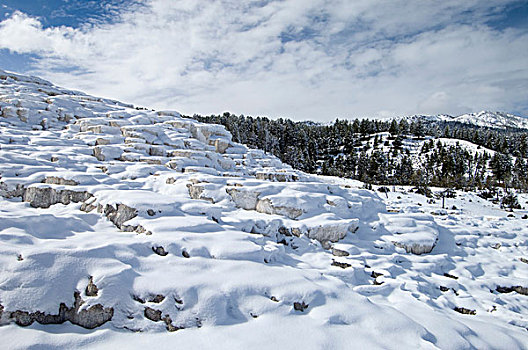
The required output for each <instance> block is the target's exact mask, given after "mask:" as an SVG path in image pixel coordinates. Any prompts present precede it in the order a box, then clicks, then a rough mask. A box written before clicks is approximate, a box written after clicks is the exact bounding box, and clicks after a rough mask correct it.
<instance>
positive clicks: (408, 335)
mask: <svg viewBox="0 0 528 350" xmlns="http://www.w3.org/2000/svg"><path fill="white" fill-rule="evenodd" d="M0 83H1V85H0V108H1V112H2V113H1V117H0V176H1V178H0V194H1V195H2V196H1V197H0V218H1V219H0V269H1V271H2V274H1V275H0V304H1V305H2V306H3V314H2V316H1V319H0V320H1V322H0V323H2V326H0V336H1V337H2V339H4V342H3V343H2V348H6V349H25V348H30V347H39V348H44V349H46V348H49V349H55V348H80V347H89V348H94V349H114V348H116V347H123V348H142V347H155V348H162V349H163V348H175V347H177V346H178V345H181V346H186V347H191V348H210V349H213V348H215V349H216V348H247V347H252V348H293V347H303V348H307V349H320V348H332V349H348V348H351V347H358V348H369V349H388V348H426V349H427V348H479V349H480V348H483V349H485V348H490V349H491V348H505V349H522V348H526V344H528V332H527V328H528V319H527V316H526V315H528V303H527V302H526V298H527V296H526V295H522V294H519V293H518V292H515V291H514V292H511V293H499V292H498V291H497V290H496V289H497V287H498V286H502V287H512V286H524V287H527V286H528V285H527V282H526V281H528V264H527V263H525V262H523V261H521V260H520V258H525V259H526V258H528V245H527V237H528V220H525V219H522V216H523V215H525V214H527V213H528V212H527V211H526V210H519V211H516V212H515V213H514V214H513V217H508V214H509V213H508V212H505V211H503V210H501V209H500V208H499V207H498V206H497V205H495V204H493V203H491V202H488V201H486V200H483V199H481V198H479V197H478V196H476V194H474V193H462V192H457V197H456V198H453V199H451V198H448V199H446V202H447V207H448V208H452V207H453V206H455V207H456V208H459V209H441V202H439V201H437V202H434V203H433V202H431V201H430V200H429V199H428V198H425V197H423V196H421V195H419V194H415V193H411V192H409V188H400V187H398V188H396V191H391V192H389V193H388V194H387V197H385V195H383V196H382V197H381V198H380V197H379V196H378V195H377V194H376V193H375V192H373V191H368V190H365V189H361V188H360V187H362V186H363V184H361V183H359V182H358V181H353V180H346V179H338V178H333V177H320V176H313V175H308V174H305V173H302V172H299V171H296V170H294V169H292V168H291V167H289V166H287V165H285V164H282V163H281V162H280V161H279V160H278V159H277V158H275V157H272V156H270V155H267V154H265V153H264V152H262V151H259V150H251V149H248V148H247V147H246V146H243V145H239V144H235V143H233V142H232V141H231V135H229V133H228V132H227V131H226V130H225V129H224V128H222V127H220V126H217V125H207V124H202V123H198V122H196V121H194V120H191V119H185V118H183V117H182V116H180V115H179V114H178V113H177V112H174V111H158V112H156V111H150V110H143V109H135V108H134V107H133V106H130V105H125V104H121V103H119V102H116V101H111V100H105V99H100V98H96V97H91V96H87V95H84V94H82V93H79V92H73V91H69V90H64V89H61V88H59V87H56V86H53V85H52V84H51V83H47V82H45V81H42V80H40V79H38V78H31V77H24V76H20V75H15V74H11V73H8V72H0ZM102 140H104V141H102ZM97 149H99V150H100V152H99V151H96V150H97ZM27 188H35V189H42V188H44V189H49V190H48V191H49V192H50V193H52V194H53V195H56V196H57V195H58V194H59V193H63V192H65V191H69V192H66V193H70V192H82V193H86V194H87V197H88V194H89V198H88V199H86V200H84V202H78V203H74V202H73V201H72V202H69V204H67V205H65V204H62V202H61V201H58V202H57V201H55V202H56V204H52V205H50V206H49V207H48V208H44V207H35V205H34V206H32V205H31V204H36V203H33V202H31V203H30V202H24V201H23V198H26V200H31V198H29V197H27V196H26V197H23V196H22V195H23V193H24V191H26V189H27ZM32 191H36V190H32ZM50 196H52V195H51V194H50ZM527 201H528V196H527V195H521V196H520V203H521V204H522V205H523V206H526V205H527V204H528V203H527ZM161 248H162V249H163V250H161ZM332 248H334V249H332ZM337 250H339V251H341V253H338V251H337ZM332 251H333V252H334V254H332ZM163 252H164V253H166V254H160V253H163ZM346 253H347V254H346ZM90 276H91V277H92V278H93V283H94V284H95V285H96V286H97V288H98V293H97V295H96V296H88V295H87V294H86V292H85V289H86V286H87V285H88V283H89V279H90ZM441 287H442V288H441ZM75 291H78V292H79V293H80V297H81V298H82V300H83V301H84V303H83V304H82V305H81V306H80V308H81V309H83V310H87V309H88V308H90V307H92V306H95V305H102V306H104V307H105V308H113V311H114V313H113V317H112V319H111V320H110V321H108V322H106V323H104V324H102V325H101V326H99V327H96V328H95V329H91V330H88V329H84V328H82V327H80V326H75V325H72V324H70V323H69V322H65V323H63V324H58V325H55V324H47V325H43V324H39V323H37V322H34V323H33V324H32V325H30V326H28V327H20V326H18V325H16V324H15V323H14V322H13V320H12V319H10V315H9V313H10V312H14V311H17V310H20V311H27V312H36V311H41V312H43V313H48V314H56V313H58V310H59V305H60V303H65V304H66V305H67V306H68V307H70V306H72V305H73V303H74V292H75ZM157 295H161V296H163V298H161V299H162V300H156V298H154V296H157ZM296 305H297V306H296ZM299 305H301V306H302V305H305V306H306V308H305V309H304V310H300V309H299ZM455 307H458V308H467V309H469V310H475V312H476V314H475V315H466V314H461V313H458V312H456V311H454V308H455ZM148 308H150V309H152V310H154V311H157V310H159V311H160V314H161V315H162V317H163V318H164V320H169V321H162V320H160V321H157V322H156V321H153V320H151V319H149V318H148V317H147V316H146V314H147V313H146V310H147V309H148ZM0 309H1V308H0ZM166 317H168V318H167V319H166ZM169 324H170V325H171V326H172V327H176V328H179V329H178V330H177V331H176V332H168V331H167V328H169Z"/></svg>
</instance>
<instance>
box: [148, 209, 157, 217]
mask: <svg viewBox="0 0 528 350" xmlns="http://www.w3.org/2000/svg"><path fill="white" fill-rule="evenodd" d="M147 214H148V215H149V216H154V215H156V212H155V211H154V210H152V209H149V210H147Z"/></svg>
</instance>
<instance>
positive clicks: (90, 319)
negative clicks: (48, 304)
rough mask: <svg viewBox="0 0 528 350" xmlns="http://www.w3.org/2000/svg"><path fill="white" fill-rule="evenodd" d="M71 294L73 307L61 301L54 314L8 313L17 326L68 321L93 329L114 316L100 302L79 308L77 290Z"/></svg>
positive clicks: (112, 310) (18, 311)
mask: <svg viewBox="0 0 528 350" xmlns="http://www.w3.org/2000/svg"><path fill="white" fill-rule="evenodd" d="M73 295H74V298H75V301H74V304H73V307H67V306H66V304H64V303H61V304H60V306H59V313H58V314H56V315H53V314H46V313H43V312H41V311H36V312H33V313H29V312H27V311H21V310H17V311H14V312H11V313H10V318H11V319H14V321H15V323H16V324H18V325H19V326H24V327H25V326H29V325H31V324H32V323H33V322H35V321H36V322H38V323H40V324H62V323H64V322H66V321H70V323H72V324H74V325H78V326H81V327H84V328H88V329H93V328H97V327H99V326H101V325H103V324H105V323H106V322H108V321H110V320H111V319H112V317H113V316H114V309H113V308H111V307H109V308H105V307H103V306H102V305H101V304H96V305H93V306H90V307H89V308H87V309H83V310H80V307H81V305H82V304H83V303H84V301H83V300H82V298H81V295H80V293H79V292H75V293H74V294H73Z"/></svg>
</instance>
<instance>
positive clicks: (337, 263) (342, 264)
mask: <svg viewBox="0 0 528 350" xmlns="http://www.w3.org/2000/svg"><path fill="white" fill-rule="evenodd" d="M331 265H332V266H337V267H340V268H342V269H346V268H347V267H351V266H352V265H350V264H348V263H344V262H339V261H335V260H333V259H332V264H331Z"/></svg>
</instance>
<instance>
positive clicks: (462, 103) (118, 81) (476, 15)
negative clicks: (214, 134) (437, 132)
mask: <svg viewBox="0 0 528 350" xmlns="http://www.w3.org/2000/svg"><path fill="white" fill-rule="evenodd" d="M0 69H4V70H10V71H15V72H19V73H23V74H32V75H37V76H40V77H42V78H45V79H48V80H50V81H52V82H53V83H54V84H56V85H59V86H63V87H67V88H71V89H76V90H81V91H84V92H86V93H89V94H92V95H96V96H102V97H108V98H114V99H118V100H121V101H123V102H128V103H133V104H135V105H137V106H146V107H150V108H156V109H172V110H177V111H179V112H181V113H182V114H186V115H192V114H195V113H198V114H203V115H205V114H220V113H223V112H225V111H229V112H231V113H235V114H244V115H252V116H257V115H260V116H268V117H271V118H278V117H287V118H291V119H294V120H314V121H323V122H324V121H330V120H334V119H335V118H340V119H342V118H356V117H377V118H388V117H393V116H401V115H412V114H451V115H459V114H463V113H469V112H478V111H481V110H491V111H503V112H510V113H514V114H518V115H521V116H528V1H526V0H524V1H519V0H511V1H509V0H487V1H481V0H463V1H462V0H443V1H436V0H435V1H433V0H354V1H352V0H287V1H284V0H248V1H241V0H200V1H195V0H144V1H134V0H102V1H91V0H86V1H73V0H0Z"/></svg>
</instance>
